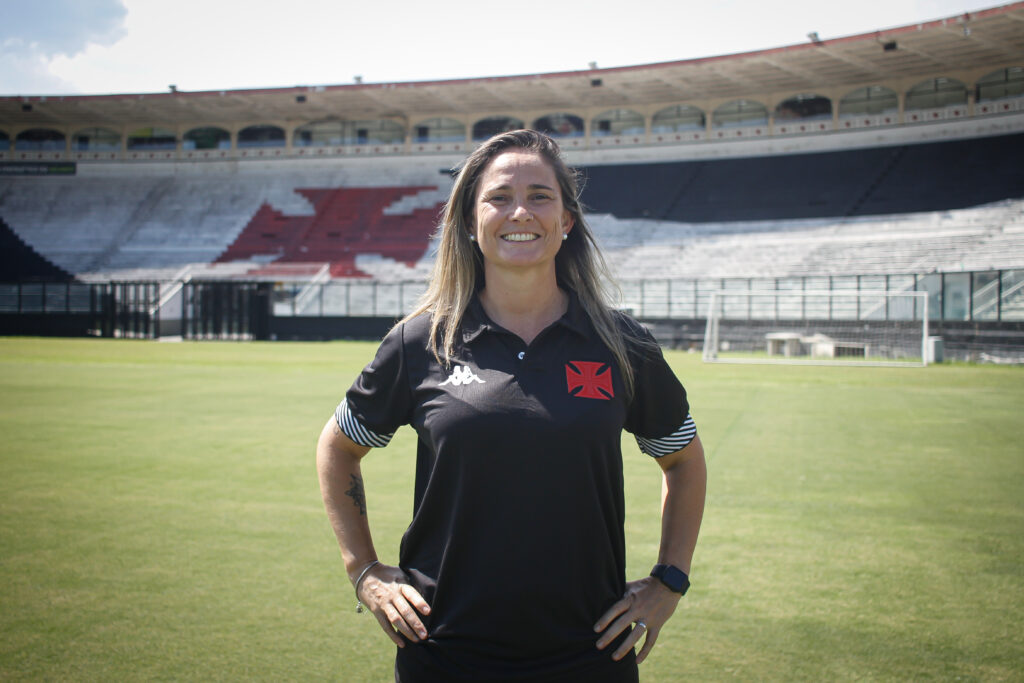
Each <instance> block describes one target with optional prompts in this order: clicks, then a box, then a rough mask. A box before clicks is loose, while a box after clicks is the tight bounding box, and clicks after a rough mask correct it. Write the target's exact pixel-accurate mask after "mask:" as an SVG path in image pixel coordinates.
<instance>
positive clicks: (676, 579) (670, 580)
mask: <svg viewBox="0 0 1024 683" xmlns="http://www.w3.org/2000/svg"><path fill="white" fill-rule="evenodd" d="M651 576H654V577H657V578H658V579H661V582H662V583H663V584H665V585H666V586H667V587H668V588H669V590H672V591H675V592H676V593H679V594H680V595H683V594H685V593H686V590H687V589H688V588H689V587H690V579H689V577H687V576H686V573H685V572H684V571H683V570H681V569H679V568H678V567H674V566H672V565H670V564H658V565H655V566H654V570H653V571H651Z"/></svg>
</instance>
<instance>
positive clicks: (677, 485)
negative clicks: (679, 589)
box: [658, 437, 707, 574]
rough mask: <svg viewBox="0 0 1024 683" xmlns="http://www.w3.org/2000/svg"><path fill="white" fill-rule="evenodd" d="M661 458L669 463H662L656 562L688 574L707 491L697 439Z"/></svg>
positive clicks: (700, 448) (701, 452)
mask: <svg viewBox="0 0 1024 683" xmlns="http://www.w3.org/2000/svg"><path fill="white" fill-rule="evenodd" d="M665 457H666V458H672V460H670V461H668V462H664V463H662V469H663V470H664V479H663V481H662V489H661V547H660V549H659V552H658V562H659V563H662V564H672V565H675V566H676V567H679V568H680V569H682V570H683V571H684V572H686V573H687V574H689V573H690V563H691V562H692V560H693V551H694V548H696V546H697V535H698V534H699V533H700V524H701V520H702V519H703V517H704V496H705V491H706V488H707V466H706V464H705V461H704V447H703V445H702V444H701V442H700V437H694V439H693V441H691V442H690V444H689V445H687V446H686V448H684V449H682V450H681V451H679V452H678V453H674V454H671V455H669V456H665Z"/></svg>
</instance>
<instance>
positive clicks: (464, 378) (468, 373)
mask: <svg viewBox="0 0 1024 683" xmlns="http://www.w3.org/2000/svg"><path fill="white" fill-rule="evenodd" d="M470 382H479V383H480V384H483V383H484V381H483V380H482V379H480V378H479V377H477V376H476V375H475V374H473V370H472V369H471V368H470V367H469V366H468V365H456V366H455V369H454V370H452V374H451V376H449V377H448V379H446V380H445V381H443V382H441V384H439V385H438V386H442V387H443V386H444V385H446V384H451V385H453V386H456V387H461V386H462V385H463V384H469V383H470Z"/></svg>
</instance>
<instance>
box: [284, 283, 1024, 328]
mask: <svg viewBox="0 0 1024 683" xmlns="http://www.w3.org/2000/svg"><path fill="white" fill-rule="evenodd" d="M425 289H426V285H425V283H423V282H419V281H405V282H378V281H373V280H366V281H352V280H334V281H330V282H326V283H296V282H288V283H279V284H277V285H275V287H274V292H273V315H275V316H312V317H318V316H319V317H323V316H380V317H399V316H402V315H405V314H406V313H408V312H409V311H411V310H412V309H413V307H414V306H415V304H416V301H417V300H418V299H419V297H420V295H421V294H422V293H423V291H424V290H425ZM619 289H620V290H621V297H620V299H619V302H618V304H619V306H620V307H621V308H623V309H625V310H628V311H630V312H631V313H632V314H633V315H635V316H637V317H640V318H666V319H673V318H675V319H702V318H704V317H705V316H706V315H707V307H708V302H709V300H710V297H711V292H717V291H721V290H734V291H738V292H739V291H766V290H775V291H778V292H780V293H784V292H792V293H799V292H809V291H842V292H857V291H863V292H870V291H879V290H884V291H906V292H927V294H928V310H929V318H930V319H931V320H947V321H990V322H1000V321H1007V322H1009V321H1024V270H995V271H984V272H963V273H929V274H921V275H842V276H839V275H834V276H804V277H785V278H707V279H699V280H697V279H683V278H673V279H669V278H646V279H639V280H624V281H620V282H619Z"/></svg>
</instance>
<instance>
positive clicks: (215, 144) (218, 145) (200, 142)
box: [181, 126, 231, 149]
mask: <svg viewBox="0 0 1024 683" xmlns="http://www.w3.org/2000/svg"><path fill="white" fill-rule="evenodd" d="M181 146H182V147H183V148H184V149H231V133H229V132H227V131H226V130H224V129H223V128H216V127H213V126H209V127H205V128H193V129H192V130H190V131H189V132H187V133H185V136H184V138H183V139H182V143H181Z"/></svg>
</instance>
